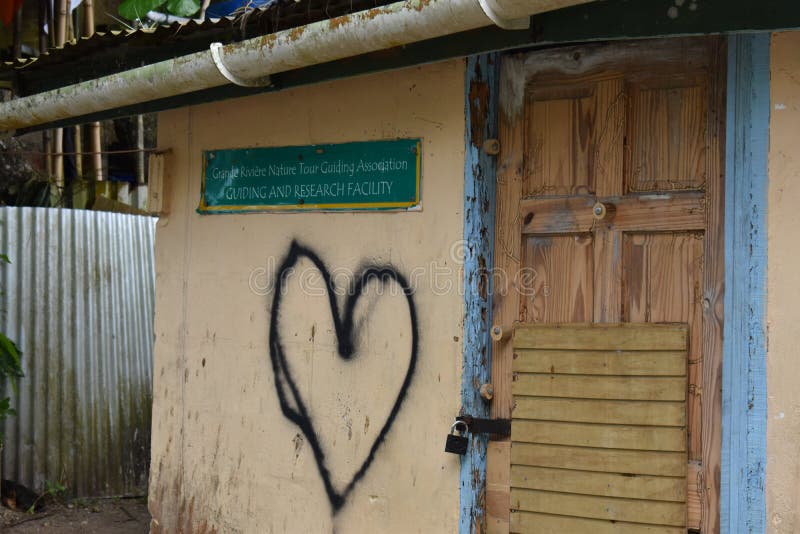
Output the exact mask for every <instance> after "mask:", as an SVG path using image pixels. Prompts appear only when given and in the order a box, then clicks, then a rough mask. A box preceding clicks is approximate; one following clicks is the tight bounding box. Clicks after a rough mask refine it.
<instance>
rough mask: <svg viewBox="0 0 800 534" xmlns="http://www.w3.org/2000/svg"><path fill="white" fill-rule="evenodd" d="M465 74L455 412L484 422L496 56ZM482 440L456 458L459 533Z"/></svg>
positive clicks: (478, 497)
mask: <svg viewBox="0 0 800 534" xmlns="http://www.w3.org/2000/svg"><path fill="white" fill-rule="evenodd" d="M466 69H467V73H466V88H465V92H466V110H465V113H466V115H465V116H466V150H465V157H464V243H463V245H464V329H463V340H462V343H463V357H464V364H463V369H462V375H461V411H462V414H469V415H473V416H476V417H489V405H488V403H486V402H485V401H484V400H483V399H482V398H481V396H480V392H479V388H480V386H481V384H484V383H487V382H490V378H491V368H492V363H491V362H492V358H491V339H490V337H489V328H490V325H491V324H492V305H491V294H492V288H491V276H489V274H490V273H491V268H492V265H493V251H494V207H495V161H494V157H492V156H490V155H488V154H486V152H484V151H483V150H482V149H481V148H482V146H483V143H484V141H485V140H486V139H491V138H496V137H497V82H498V79H499V76H498V71H499V61H498V56H497V55H496V54H485V55H479V56H471V57H469V58H467V62H466ZM487 439H488V436H485V435H470V447H469V451H468V452H467V454H466V455H465V456H463V457H462V459H461V475H460V486H461V488H460V495H461V501H460V513H459V530H458V531H459V533H460V534H470V533H472V532H476V531H477V530H478V529H481V530H482V528H481V526H482V525H483V523H484V500H485V488H486V445H487V443H488V441H487ZM476 527H477V528H476Z"/></svg>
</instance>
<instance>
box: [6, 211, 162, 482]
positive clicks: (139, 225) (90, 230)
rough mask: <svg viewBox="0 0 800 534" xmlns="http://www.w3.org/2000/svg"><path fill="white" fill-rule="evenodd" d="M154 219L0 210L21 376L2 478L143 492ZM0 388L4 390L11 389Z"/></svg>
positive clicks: (11, 331)
mask: <svg viewBox="0 0 800 534" xmlns="http://www.w3.org/2000/svg"><path fill="white" fill-rule="evenodd" d="M155 223H156V220H155V219H153V218H150V217H141V216H135V215H124V214H118V213H103V212H92V211H81V210H63V209H50V208H0V252H3V253H6V254H7V255H8V256H9V258H10V259H11V262H12V263H11V264H10V265H4V266H0V281H1V285H0V291H2V295H0V328H2V331H3V332H5V333H6V335H8V336H9V337H10V338H11V339H13V340H14V341H16V342H17V345H18V346H19V348H20V350H21V351H22V353H23V355H22V358H23V368H24V370H25V377H24V378H23V379H21V380H20V382H19V391H18V393H17V394H16V395H14V394H13V391H12V390H11V388H10V387H9V386H8V384H5V385H0V390H3V391H5V394H6V395H8V396H11V397H12V405H13V407H14V408H15V409H16V410H17V412H18V417H13V418H10V419H8V420H7V421H6V422H5V434H6V443H5V450H4V451H3V453H2V455H3V457H2V461H3V477H4V478H9V479H12V480H16V481H18V482H21V483H22V484H25V485H27V486H29V487H32V488H36V489H41V488H43V487H44V485H45V482H46V481H61V482H62V483H64V484H65V485H66V486H67V488H68V491H69V493H70V494H72V495H75V496H95V497H97V496H112V495H132V494H142V493H144V492H145V491H146V488H147V476H148V470H149V469H148V468H149V458H150V417H151V413H150V412H151V404H152V375H153V291H154V283H155V272H154V265H153V244H154V235H155ZM3 391H0V394H2V393H3Z"/></svg>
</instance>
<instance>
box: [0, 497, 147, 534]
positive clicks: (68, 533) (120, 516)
mask: <svg viewBox="0 0 800 534" xmlns="http://www.w3.org/2000/svg"><path fill="white" fill-rule="evenodd" d="M149 531H150V514H149V513H148V512H147V501H146V499H144V498H141V499H103V500H92V501H74V502H70V503H66V504H64V503H57V502H50V503H47V507H46V508H45V510H44V511H42V512H39V513H37V514H26V513H23V512H17V511H13V510H9V509H7V508H4V507H3V506H0V532H2V533H3V534H6V533H8V534H31V533H34V532H37V533H38V532H53V533H56V532H57V533H59V534H62V533H63V534H146V533H147V532H149Z"/></svg>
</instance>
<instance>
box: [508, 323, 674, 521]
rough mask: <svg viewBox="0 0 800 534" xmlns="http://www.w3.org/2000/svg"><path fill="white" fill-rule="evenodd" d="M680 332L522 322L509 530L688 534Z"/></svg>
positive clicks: (664, 327)
mask: <svg viewBox="0 0 800 534" xmlns="http://www.w3.org/2000/svg"><path fill="white" fill-rule="evenodd" d="M687 344H688V332H687V327H686V326H685V325H679V324H668V325H654V324H631V323H627V324H620V325H605V324H604V325H589V324H577V325H576V324H570V325H552V326H542V325H519V326H518V327H517V328H516V330H515V334H514V351H515V359H514V366H513V370H514V382H513V384H512V391H513V393H514V396H515V397H514V401H515V408H514V411H513V420H512V430H511V439H512V444H511V508H512V515H511V527H512V531H514V532H559V533H569V532H592V533H593V534H597V533H603V532H614V533H620V532H653V533H673V532H685V529H686V524H687V436H686V427H685V425H686V389H687V377H686V375H687V372H686V370H687V352H688V351H687Z"/></svg>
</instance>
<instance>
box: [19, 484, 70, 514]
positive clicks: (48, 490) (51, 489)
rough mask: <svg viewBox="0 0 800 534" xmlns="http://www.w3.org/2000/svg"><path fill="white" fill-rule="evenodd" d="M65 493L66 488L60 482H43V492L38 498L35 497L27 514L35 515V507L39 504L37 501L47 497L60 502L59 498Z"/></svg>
mask: <svg viewBox="0 0 800 534" xmlns="http://www.w3.org/2000/svg"><path fill="white" fill-rule="evenodd" d="M66 492H67V487H66V486H65V485H64V484H62V483H61V482H53V481H51V480H45V482H44V491H43V492H42V494H41V495H39V497H37V499H36V500H35V501H34V502H33V504H32V505H31V507H30V508H28V510H27V512H28V513H29V514H33V513H36V506H37V505H38V504H39V501H42V500H44V499H46V498H47V497H50V498H53V499H55V500H58V501H60V500H61V498H62V497H63V496H64V493H66Z"/></svg>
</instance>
